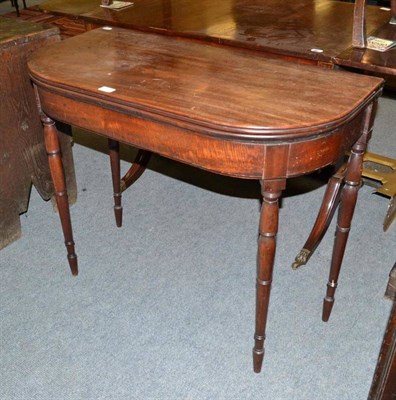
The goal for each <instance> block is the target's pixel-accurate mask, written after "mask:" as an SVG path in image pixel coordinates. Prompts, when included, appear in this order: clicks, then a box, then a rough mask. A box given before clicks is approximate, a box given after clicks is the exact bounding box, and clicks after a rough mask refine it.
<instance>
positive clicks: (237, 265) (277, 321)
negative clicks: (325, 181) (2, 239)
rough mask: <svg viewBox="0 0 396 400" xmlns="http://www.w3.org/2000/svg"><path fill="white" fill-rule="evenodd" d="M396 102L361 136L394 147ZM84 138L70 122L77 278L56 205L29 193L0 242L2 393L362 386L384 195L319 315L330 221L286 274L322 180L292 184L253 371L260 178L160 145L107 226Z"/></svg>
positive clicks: (371, 341) (159, 395)
mask: <svg viewBox="0 0 396 400" xmlns="http://www.w3.org/2000/svg"><path fill="white" fill-rule="evenodd" d="M395 102H396V100H394V99H386V98H382V99H381V104H380V110H379V117H378V119H377V124H376V129H375V133H374V137H373V140H372V145H371V150H373V151H376V152H380V153H382V154H384V155H388V156H393V157H394V156H395V154H396V152H395V150H396V149H395V147H396V144H395V136H394V134H395V131H394V127H395V126H396V114H395ZM88 139H89V135H86V134H84V133H81V132H80V133H78V132H77V133H76V141H77V144H76V145H75V146H74V156H75V162H76V170H77V179H78V187H79V198H78V202H77V203H76V205H74V206H73V207H72V210H71V211H72V220H73V224H74V233H75V240H76V249H77V253H78V255H79V265H80V275H79V276H78V277H77V278H73V277H72V276H71V274H70V272H69V268H68V265H67V260H66V253H65V249H64V245H63V238H62V235H61V229H60V224H59V220H58V215H57V214H55V213H54V212H53V209H52V205H51V203H45V202H43V201H42V200H41V199H40V197H39V196H38V195H37V193H36V192H35V190H33V192H32V196H31V203H30V208H29V212H28V213H27V214H26V215H24V216H21V219H22V228H23V237H22V238H21V239H20V240H19V241H17V242H15V243H13V244H12V245H10V246H8V247H7V248H5V249H4V250H2V251H1V252H0V274H1V275H0V276H1V282H0V285H1V286H0V302H1V303H0V305H1V309H0V318H1V332H0V334H1V337H0V341H1V348H0V369H1V378H0V399H2V400H8V399H10V400H11V399H13V400H15V399H17V400H25V399H26V400H31V399H40V400H61V399H62V400H63V399H65V400H66V399H68V400H69V399H73V400H74V399H76V400H77V399H87V400H91V399H92V400H93V399H106V400H111V399H131V400H132V399H133V400H135V399H139V400H140V399H170V400H171V399H193V400H201V399H219V400H220V399H227V400H233V399H235V400H239V399H241V400H242V399H263V398H264V399H273V400H277V399H279V400H283V399H285V400H286V399H287V400H290V399H304V400H311V399H312V400H318V399H328V400H331V399H334V400H350V399H365V398H366V397H367V393H368V390H369V387H370V383H371V379H372V375H373V372H374V368H375V364H376V361H377V355H378V350H379V347H380V343H381V340H382V335H383V331H384V327H385V324H386V321H387V317H388V313H389V310H390V302H389V301H388V300H386V299H384V297H383V294H384V290H385V287H386V283H387V277H388V274H389V271H390V269H391V267H392V265H393V263H394V261H395V246H394V244H395V239H396V226H395V225H393V226H392V227H391V228H390V230H389V231H388V232H387V233H383V232H382V221H383V218H384V215H385V212H386V207H387V202H388V200H387V199H385V198H382V197H379V196H377V195H374V194H372V192H373V189H372V188H370V187H368V186H364V187H363V188H362V189H361V191H360V194H359V201H358V206H357V209H356V214H355V219H354V223H353V229H352V232H351V235H350V239H349V244H348V247H347V250H346V255H345V259H344V264H343V270H342V272H341V277H340V284H339V288H338V290H337V295H336V302H335V306H334V309H333V314H332V316H331V319H330V321H329V322H328V323H323V322H322V321H321V306H322V299H323V296H324V293H325V286H326V282H327V274H328V268H329V260H330V256H331V247H332V242H333V232H334V224H333V225H332V226H331V227H330V229H329V232H328V234H327V235H326V237H325V238H324V239H323V242H322V244H321V246H320V247H319V248H318V250H317V252H316V253H315V255H314V256H313V257H312V259H311V261H310V263H309V265H308V266H307V267H304V268H303V269H301V270H299V271H297V272H295V271H292V270H291V268H290V264H291V262H292V261H293V259H294V256H295V255H296V253H297V252H298V250H299V249H300V247H301V246H302V244H303V243H304V240H305V239H306V237H307V235H308V233H309V229H310V227H311V225H312V223H313V221H314V218H315V214H316V211H317V209H318V207H319V204H320V201H321V196H322V194H323V190H324V186H323V185H317V184H315V181H313V180H309V179H308V180H307V179H305V180H292V181H291V182H290V185H289V189H288V191H287V193H286V194H285V197H284V199H283V201H282V209H281V214H280V229H279V235H278V249H277V255H276V265H275V273H274V284H273V291H272V295H271V300H270V311H269V319H268V329H267V341H266V355H265V361H264V367H263V371H262V373H261V374H259V375H256V374H254V373H253V372H252V361H251V358H252V357H251V353H252V351H251V350H252V346H253V333H254V332H253V331H254V306H255V268H256V267H255V261H256V239H257V225H258V218H259V200H258V195H259V185H258V183H256V182H250V181H242V180H236V179H229V178H225V177H221V176H217V175H212V174H209V173H206V172H203V171H199V170H197V169H194V168H190V167H187V166H184V165H181V164H178V163H175V162H171V161H167V160H165V159H163V158H161V157H154V158H153V160H152V162H151V163H150V167H149V169H148V170H147V171H146V172H145V174H144V175H143V176H142V177H141V178H140V180H139V181H138V182H136V183H135V184H134V185H133V187H131V188H130V189H129V191H127V192H126V193H125V194H124V196H123V204H124V226H123V228H121V229H117V228H116V227H115V223H114V220H113V211H112V188H111V179H110V168H109V162H108V157H107V155H105V154H103V153H102V152H101V151H93V150H92V149H90V148H88V147H86V143H87V142H88ZM89 146H91V147H92V146H94V147H97V148H99V149H100V147H101V146H103V142H101V141H99V144H98V143H96V144H89ZM124 157H125V158H130V157H131V155H130V154H129V153H128V152H127V153H126V154H125V156H124ZM122 167H123V169H124V170H125V169H126V168H127V164H126V163H125V162H124V163H123V164H122ZM307 182H308V183H314V186H315V187H314V189H312V188H311V187H310V186H309V185H308V186H307V184H306V183H307ZM301 183H304V185H303V189H302V190H301V189H299V188H301V186H300V185H301Z"/></svg>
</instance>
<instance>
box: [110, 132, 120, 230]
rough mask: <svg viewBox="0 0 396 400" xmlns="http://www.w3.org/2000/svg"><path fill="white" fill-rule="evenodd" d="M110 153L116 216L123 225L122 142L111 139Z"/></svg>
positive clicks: (117, 222) (117, 221)
mask: <svg viewBox="0 0 396 400" xmlns="http://www.w3.org/2000/svg"><path fill="white" fill-rule="evenodd" d="M109 154H110V165H111V176H112V180H113V193H114V194H113V195H114V216H115V220H116V225H117V226H118V227H121V226H122V205H121V196H122V195H121V178H120V144H119V143H118V142H117V141H116V140H112V139H109Z"/></svg>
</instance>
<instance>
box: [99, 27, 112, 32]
mask: <svg viewBox="0 0 396 400" xmlns="http://www.w3.org/2000/svg"><path fill="white" fill-rule="evenodd" d="M102 29H103V30H104V31H111V30H112V29H113V28H112V27H111V26H104V27H103V28H102Z"/></svg>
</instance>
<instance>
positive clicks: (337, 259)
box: [322, 104, 375, 322]
mask: <svg viewBox="0 0 396 400" xmlns="http://www.w3.org/2000/svg"><path fill="white" fill-rule="evenodd" d="M373 108H375V107H374V105H373V104H371V105H370V106H369V107H367V109H366V112H365V117H364V121H363V133H362V136H361V137H360V139H359V140H358V141H357V142H356V143H355V145H354V146H353V147H352V151H351V155H350V157H349V160H348V165H347V169H346V172H345V178H344V186H343V188H342V191H341V199H340V208H339V210H338V219H337V227H336V235H335V240H334V247H333V255H332V259H331V267H330V274H329V281H328V283H327V291H326V296H325V298H324V300H323V312H322V320H323V321H325V322H326V321H328V320H329V317H330V314H331V310H332V308H333V305H334V294H335V291H336V288H337V282H338V276H339V274H340V269H341V264H342V259H343V257H344V252H345V247H346V244H347V240H348V236H349V231H350V229H351V222H352V217H353V213H354V211H355V205H356V201H357V196H358V191H359V188H360V185H361V176H362V169H363V155H364V153H365V151H366V148H367V143H368V141H369V139H370V136H371V131H372V126H373V119H374V115H375V112H373V111H374V110H373Z"/></svg>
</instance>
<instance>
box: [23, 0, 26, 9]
mask: <svg viewBox="0 0 396 400" xmlns="http://www.w3.org/2000/svg"><path fill="white" fill-rule="evenodd" d="M22 3H23V8H24V9H25V10H26V8H27V7H26V0H22Z"/></svg>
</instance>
